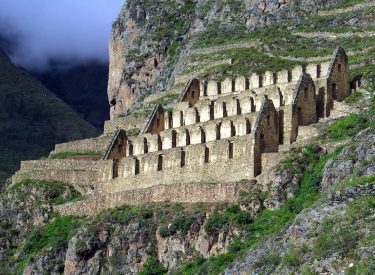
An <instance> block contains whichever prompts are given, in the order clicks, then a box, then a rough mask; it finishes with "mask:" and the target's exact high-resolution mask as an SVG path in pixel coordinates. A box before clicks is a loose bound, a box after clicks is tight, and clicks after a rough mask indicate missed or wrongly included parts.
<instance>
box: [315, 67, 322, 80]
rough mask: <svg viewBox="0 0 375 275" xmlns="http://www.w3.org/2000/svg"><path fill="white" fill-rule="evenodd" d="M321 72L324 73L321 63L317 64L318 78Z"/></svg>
mask: <svg viewBox="0 0 375 275" xmlns="http://www.w3.org/2000/svg"><path fill="white" fill-rule="evenodd" d="M321 74H322V66H321V65H320V64H318V65H317V66H316V75H317V77H318V78H320V76H321Z"/></svg>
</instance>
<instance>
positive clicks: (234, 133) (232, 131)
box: [230, 121, 236, 137]
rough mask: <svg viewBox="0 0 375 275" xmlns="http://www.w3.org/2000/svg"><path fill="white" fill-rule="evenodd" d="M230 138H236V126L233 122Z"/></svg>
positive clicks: (231, 123)
mask: <svg viewBox="0 0 375 275" xmlns="http://www.w3.org/2000/svg"><path fill="white" fill-rule="evenodd" d="M230 136H231V137H235V136H236V126H234V123H233V121H231V122H230Z"/></svg>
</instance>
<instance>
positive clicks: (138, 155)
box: [13, 48, 357, 215]
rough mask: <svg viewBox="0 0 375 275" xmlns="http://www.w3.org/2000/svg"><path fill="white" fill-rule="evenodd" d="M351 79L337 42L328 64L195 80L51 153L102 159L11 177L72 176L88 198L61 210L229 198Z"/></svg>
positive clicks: (38, 165)
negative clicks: (141, 114)
mask: <svg viewBox="0 0 375 275" xmlns="http://www.w3.org/2000/svg"><path fill="white" fill-rule="evenodd" d="M356 85H357V83H349V64H348V57H347V55H346V53H345V51H344V50H343V49H342V48H338V49H337V50H336V51H335V53H334V55H333V57H332V59H331V61H330V62H325V63H321V64H309V65H308V66H307V67H301V66H296V67H295V68H294V69H293V70H291V71H286V70H285V71H281V72H266V73H265V74H263V75H257V74H252V73H251V74H249V76H242V77H238V78H236V79H225V80H224V81H222V82H217V81H200V80H198V79H192V80H190V81H189V83H187V85H186V87H185V88H184V90H183V92H182V93H181V96H180V98H179V100H178V103H176V105H175V106H174V108H173V110H172V111H171V112H167V111H165V110H164V109H163V107H162V106H160V105H159V106H157V107H156V108H155V110H154V111H153V113H152V114H151V116H150V117H149V118H148V120H147V121H145V120H144V119H142V118H140V119H137V118H133V117H126V118H120V119H118V120H114V121H110V122H107V123H106V126H105V134H104V135H103V136H101V137H98V138H96V139H90V140H84V141H76V142H71V143H67V144H63V145H57V146H56V149H55V152H63V151H64V150H65V151H103V152H104V155H103V160H100V161H88V160H68V159H61V160H40V161H31V162H30V161H29V162H23V163H22V165H21V170H20V171H19V172H17V174H16V175H15V176H14V177H13V182H17V181H19V180H21V179H24V178H35V179H52V180H57V181H63V182H69V183H72V184H74V185H75V186H77V187H78V188H79V190H81V191H82V192H84V193H85V194H87V195H90V196H91V198H89V199H88V200H87V201H84V202H80V203H76V204H73V205H64V206H59V207H57V210H58V211H60V212H61V213H63V214H79V215H82V214H84V213H88V214H90V213H93V212H98V211H101V210H103V209H106V208H110V207H114V206H118V205H121V204H141V203H149V202H161V201H170V202H234V201H235V200H236V199H237V198H238V196H239V192H238V190H245V189H246V190H248V189H249V188H251V187H249V186H248V185H246V184H243V185H241V182H245V181H243V180H246V181H249V180H251V179H253V178H255V177H256V176H258V175H260V174H261V173H262V169H263V168H262V166H265V165H268V164H269V163H270V161H271V162H272V154H276V153H277V152H278V151H279V145H283V144H284V145H287V144H290V143H293V142H295V141H296V140H297V138H298V134H299V129H300V131H302V132H304V133H305V132H306V133H308V132H309V131H307V130H306V129H305V127H307V126H308V125H310V124H312V123H315V122H317V121H318V119H319V118H324V117H328V116H329V115H330V113H331V111H332V109H333V106H334V104H335V102H340V101H343V100H344V99H345V98H346V97H347V96H348V95H349V94H350V92H351V90H352V89H355V88H356ZM135 128H138V129H140V128H142V130H141V131H140V133H139V134H138V133H137V134H138V135H134V134H131V131H132V130H134V129H135ZM262 155H264V158H262ZM233 182H237V183H235V184H234V183H233ZM167 186H169V187H167ZM258 187H259V186H258ZM233 188H234V189H233ZM260 188H264V186H260ZM234 190H235V191H234ZM215 193H217V194H218V195H217V196H214V195H209V194H215ZM219 194H221V195H219Z"/></svg>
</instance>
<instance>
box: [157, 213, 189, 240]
mask: <svg viewBox="0 0 375 275" xmlns="http://www.w3.org/2000/svg"><path fill="white" fill-rule="evenodd" d="M192 223H193V218H192V217H191V216H185V215H178V216H177V217H176V218H175V219H174V220H173V221H172V222H171V224H170V225H169V226H168V227H166V226H162V227H160V229H159V234H160V236H161V237H163V238H166V237H168V236H171V235H174V234H175V233H176V232H177V231H181V232H182V233H183V234H186V233H187V232H188V231H189V229H190V226H191V224H192Z"/></svg>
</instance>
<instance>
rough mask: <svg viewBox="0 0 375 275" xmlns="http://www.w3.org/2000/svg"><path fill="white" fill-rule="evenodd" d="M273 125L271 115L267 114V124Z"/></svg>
mask: <svg viewBox="0 0 375 275" xmlns="http://www.w3.org/2000/svg"><path fill="white" fill-rule="evenodd" d="M270 125H271V116H270V115H267V126H270Z"/></svg>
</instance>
